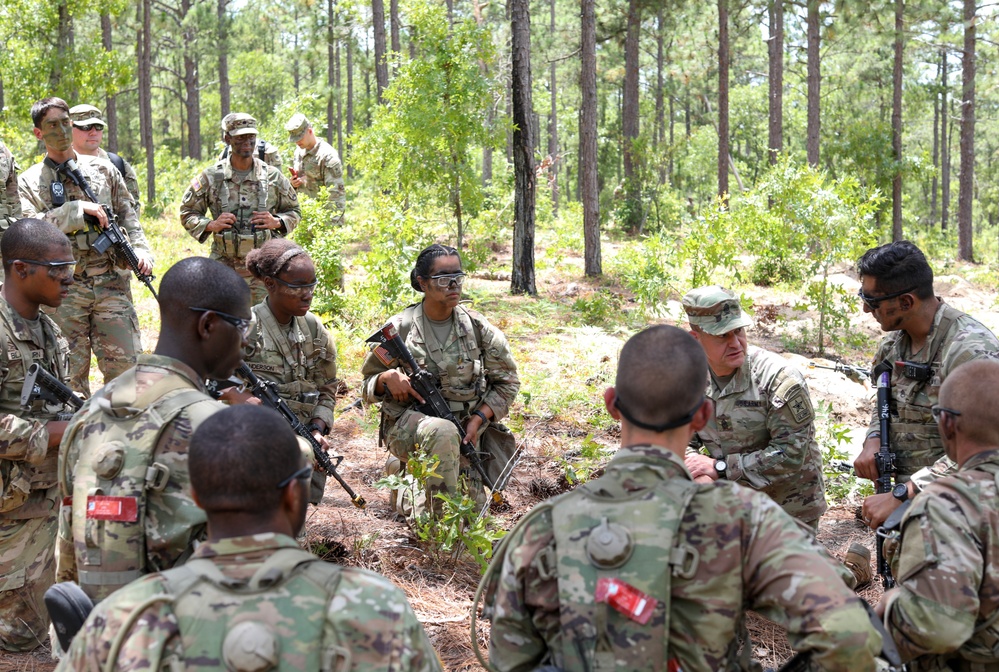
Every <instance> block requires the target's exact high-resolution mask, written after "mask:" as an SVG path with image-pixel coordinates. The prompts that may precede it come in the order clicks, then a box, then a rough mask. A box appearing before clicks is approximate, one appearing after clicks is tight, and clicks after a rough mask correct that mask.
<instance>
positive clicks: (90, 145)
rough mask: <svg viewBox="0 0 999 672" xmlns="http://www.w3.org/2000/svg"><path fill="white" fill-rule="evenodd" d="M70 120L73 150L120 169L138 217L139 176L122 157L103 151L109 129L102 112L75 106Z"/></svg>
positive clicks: (119, 171) (85, 106)
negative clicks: (108, 162)
mask: <svg viewBox="0 0 999 672" xmlns="http://www.w3.org/2000/svg"><path fill="white" fill-rule="evenodd" d="M69 118H70V119H72V120H73V149H75V150H76V153H77V154H79V155H80V156H81V157H83V156H99V157H100V158H102V159H104V160H105V161H110V162H111V165H113V166H114V167H115V168H117V169H118V173H119V174H120V175H121V177H122V179H123V180H125V186H126V187H128V193H130V194H131V195H132V208H133V209H134V210H135V214H136V216H138V215H139V212H141V207H140V204H139V176H138V175H136V174H135V168H133V167H132V164H130V163H129V162H128V161H126V160H125V159H123V158H122V157H121V156H119V155H118V154H115V153H114V152H106V151H104V150H103V149H101V142H102V141H103V140H104V129H105V128H106V127H107V124H106V123H105V122H104V117H103V116H102V114H101V111H100V110H99V109H97V108H96V107H94V106H93V105H74V106H73V107H71V108H69Z"/></svg>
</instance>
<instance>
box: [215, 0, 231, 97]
mask: <svg viewBox="0 0 999 672" xmlns="http://www.w3.org/2000/svg"><path fill="white" fill-rule="evenodd" d="M228 5H229V0H218V3H217V5H216V9H215V12H216V14H217V16H218V33H219V43H218V50H219V111H220V112H221V113H222V116H223V117H225V115H227V114H229V113H230V112H231V111H232V87H230V85H229V12H228V11H227V7H228Z"/></svg>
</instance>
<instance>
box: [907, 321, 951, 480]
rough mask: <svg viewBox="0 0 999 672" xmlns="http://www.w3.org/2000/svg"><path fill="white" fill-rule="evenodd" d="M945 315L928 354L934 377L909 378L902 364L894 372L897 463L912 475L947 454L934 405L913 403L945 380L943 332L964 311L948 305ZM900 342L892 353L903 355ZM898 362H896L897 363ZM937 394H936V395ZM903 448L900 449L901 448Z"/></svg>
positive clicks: (937, 388)
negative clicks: (943, 373) (934, 413)
mask: <svg viewBox="0 0 999 672" xmlns="http://www.w3.org/2000/svg"><path fill="white" fill-rule="evenodd" d="M940 310H942V311H943V314H942V315H941V316H940V322H939V323H938V324H937V327H936V328H937V330H939V333H940V334H941V338H939V339H937V341H936V343H935V344H934V345H933V348H932V350H931V351H930V352H929V353H928V357H927V358H926V363H927V364H929V365H930V367H931V369H932V370H931V373H930V377H929V378H928V379H927V380H922V381H920V380H913V379H912V378H907V377H905V375H903V373H902V369H901V367H900V366H898V365H896V366H895V367H894V372H893V374H892V381H891V384H892V394H891V410H892V418H891V435H892V440H893V442H895V443H896V446H893V449H894V450H896V458H895V466H896V467H897V468H898V473H899V474H900V475H903V476H908V475H911V474H914V473H915V472H917V471H919V470H920V469H921V468H923V467H928V466H930V465H931V464H933V463H934V462H936V461H937V460H938V459H940V458H941V457H942V456H943V454H944V447H943V441H942V440H941V438H940V432H939V430H938V429H937V423H936V420H934V419H933V413H932V412H931V410H930V406H920V405H916V404H915V403H913V401H914V400H915V399H916V396H917V395H918V394H919V393H920V392H922V391H923V389H924V388H926V387H927V386H930V387H933V388H936V390H938V391H939V389H940V385H941V384H942V382H943V381H942V380H941V378H940V365H941V358H942V356H943V352H942V350H943V344H944V341H945V339H944V338H943V335H944V334H946V333H947V332H948V331H950V328H951V327H952V326H953V324H954V322H955V321H956V320H957V319H958V318H960V317H961V312H960V311H958V310H955V309H954V308H951V307H950V306H949V305H947V304H944V305H943V307H942V308H941V309H940ZM896 348H898V344H897V343H895V344H894V345H893V347H892V351H891V352H890V353H889V356H895V355H896V354H897V355H898V357H899V358H901V356H902V354H903V353H902V352H901V351H896ZM893 363H894V362H893ZM936 396H937V394H936V393H934V394H933V397H934V398H935V397H936ZM899 449H900V450H899Z"/></svg>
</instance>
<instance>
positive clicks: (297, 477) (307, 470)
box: [277, 464, 312, 490]
mask: <svg viewBox="0 0 999 672" xmlns="http://www.w3.org/2000/svg"><path fill="white" fill-rule="evenodd" d="M311 478H312V465H311V464H307V465H305V466H304V467H302V468H301V469H299V470H298V471H296V472H295V473H294V474H292V475H291V476H289V477H288V478H286V479H284V480H283V481H281V482H280V483H278V484H277V489H278V490H281V489H282V488H285V487H287V486H288V484H289V483H291V482H292V481H307V480H309V479H311Z"/></svg>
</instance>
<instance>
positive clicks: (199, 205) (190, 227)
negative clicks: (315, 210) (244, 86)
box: [180, 115, 302, 304]
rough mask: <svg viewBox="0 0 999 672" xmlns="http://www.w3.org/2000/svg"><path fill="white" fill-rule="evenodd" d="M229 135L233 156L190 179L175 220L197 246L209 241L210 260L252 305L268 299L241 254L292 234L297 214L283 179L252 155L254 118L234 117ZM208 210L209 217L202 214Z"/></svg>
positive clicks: (292, 195)
mask: <svg viewBox="0 0 999 672" xmlns="http://www.w3.org/2000/svg"><path fill="white" fill-rule="evenodd" d="M229 136H230V138H231V139H232V148H233V151H232V154H231V155H230V156H229V158H227V159H224V160H221V161H219V162H218V163H216V164H215V165H214V166H212V167H211V168H208V169H206V170H205V171H203V172H202V173H201V174H200V175H199V176H198V177H196V178H194V179H193V180H192V181H191V186H190V187H188V189H187V191H186V192H184V200H183V202H182V204H181V206H180V221H181V223H182V224H183V225H184V228H185V229H187V232H188V233H190V234H191V235H192V236H193V237H194V238H195V239H196V240H197V241H198V242H201V243H203V242H205V241H206V240H208V238H209V237H211V239H212V251H211V255H210V256H211V258H212V259H218V260H219V261H221V262H222V263H223V264H225V265H226V266H229V267H230V268H232V269H235V271H236V272H237V273H239V275H240V277H242V278H243V279H244V280H246V282H247V284H249V285H250V290H251V291H252V292H253V303H254V304H257V303H260V302H261V301H263V300H264V299H265V298H267V288H266V287H264V284H263V283H262V282H260V281H259V280H257V279H256V278H254V277H253V276H252V275H251V273H250V271H248V270H247V269H246V255H247V253H248V252H249V251H250V250H253V249H256V248H258V247H260V246H261V245H263V244H264V243H266V242H267V241H268V240H270V239H271V238H274V237H277V238H283V237H284V236H286V235H288V234H289V233H291V232H292V230H294V228H295V226H296V225H297V224H298V222H299V221H300V220H301V219H302V211H301V209H300V208H299V207H298V197H297V196H296V194H295V189H294V188H293V187H292V186H291V183H290V182H289V181H288V178H286V177H285V176H284V175H282V174H281V171H280V170H278V169H277V168H274V167H273V166H269V165H267V164H266V163H264V162H263V161H261V160H260V159H258V158H256V157H255V156H254V147H256V142H257V122H256V120H255V119H254V118H253V117H251V116H249V115H245V118H242V117H240V118H238V119H236V120H235V121H233V122H232V124H231V130H230V132H229ZM209 210H210V211H211V216H212V218H209V217H207V216H206V213H207V212H208V211H209Z"/></svg>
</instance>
